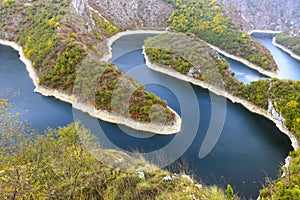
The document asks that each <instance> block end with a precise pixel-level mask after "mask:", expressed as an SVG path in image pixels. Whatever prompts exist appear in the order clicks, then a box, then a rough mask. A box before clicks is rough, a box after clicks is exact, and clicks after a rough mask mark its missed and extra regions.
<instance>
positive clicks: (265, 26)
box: [218, 0, 300, 34]
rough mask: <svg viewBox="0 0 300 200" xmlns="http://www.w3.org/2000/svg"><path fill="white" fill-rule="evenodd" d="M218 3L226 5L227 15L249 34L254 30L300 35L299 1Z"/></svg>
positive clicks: (222, 0) (265, 0) (256, 0)
mask: <svg viewBox="0 0 300 200" xmlns="http://www.w3.org/2000/svg"><path fill="white" fill-rule="evenodd" d="M218 2H219V3H221V4H223V5H224V8H225V12H226V14H228V15H229V16H230V17H232V18H233V20H235V21H237V22H239V23H242V24H243V25H244V28H245V29H246V31H247V32H248V31H250V30H253V29H259V30H274V31H284V30H290V32H291V34H299V33H298V31H299V29H300V20H299V19H300V1H298V0H272V1H270V0H218ZM238 18H239V19H238ZM243 20H244V21H243Z"/></svg>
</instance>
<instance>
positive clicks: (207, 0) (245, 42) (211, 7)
mask: <svg viewBox="0 0 300 200" xmlns="http://www.w3.org/2000/svg"><path fill="white" fill-rule="evenodd" d="M173 2H174V3H175V5H176V7H177V9H176V10H175V11H174V12H173V13H172V15H171V16H170V18H169V20H168V23H169V25H170V28H171V30H174V31H178V32H183V33H189V34H195V35H196V36H197V37H198V38H200V39H203V40H205V41H206V42H208V43H210V44H213V45H215V46H218V47H219V48H221V49H222V50H224V51H226V52H228V53H230V54H233V55H236V56H238V57H242V58H244V59H246V60H248V61H250V62H251V63H254V64H256V65H258V66H260V67H262V68H263V69H265V70H270V71H275V70H276V69H277V65H276V63H275V61H274V59H273V57H272V56H271V54H270V52H269V51H268V50H267V49H266V48H265V47H263V46H262V45H261V44H259V43H258V42H257V41H256V40H255V39H253V38H252V37H251V36H249V35H247V34H246V33H245V32H243V31H242V29H241V27H240V26H239V25H237V24H234V23H233V21H231V20H230V19H229V18H227V17H226V16H225V15H224V14H223V10H222V8H221V7H220V6H219V5H218V4H217V3H216V0H174V1H173Z"/></svg>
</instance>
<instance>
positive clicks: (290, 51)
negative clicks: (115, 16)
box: [272, 37, 300, 61]
mask: <svg viewBox="0 0 300 200" xmlns="http://www.w3.org/2000/svg"><path fill="white" fill-rule="evenodd" d="M272 44H273V45H274V46H276V47H278V48H279V49H281V50H282V51H284V52H286V53H288V54H289V55H290V56H291V57H293V58H295V59H297V60H299V61H300V56H298V55H297V54H295V53H294V52H293V51H292V50H290V49H288V48H287V47H285V46H283V45H281V44H278V43H277V42H276V37H273V39H272Z"/></svg>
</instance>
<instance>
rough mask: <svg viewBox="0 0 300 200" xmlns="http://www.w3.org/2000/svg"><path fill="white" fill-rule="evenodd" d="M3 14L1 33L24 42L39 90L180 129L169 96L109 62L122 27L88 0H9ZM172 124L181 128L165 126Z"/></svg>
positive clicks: (113, 118) (112, 116)
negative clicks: (111, 44) (110, 42)
mask: <svg viewBox="0 0 300 200" xmlns="http://www.w3.org/2000/svg"><path fill="white" fill-rule="evenodd" d="M0 14H1V22H0V23H1V26H2V29H1V30H0V38H4V39H7V40H12V41H16V42H18V43H19V44H20V45H22V46H23V50H24V54H25V56H26V57H27V58H28V59H30V60H31V61H32V67H33V68H34V71H35V73H36V75H37V80H36V81H35V82H38V85H39V86H42V87H43V88H42V89H39V90H37V91H39V92H41V93H43V94H44V95H51V96H52V95H55V96H56V97H58V98H60V99H63V100H65V101H67V102H72V103H73V102H76V103H77V104H78V106H76V108H80V109H81V110H84V111H86V112H88V113H90V114H91V115H93V116H97V117H99V118H100V119H103V120H106V121H110V122H114V123H122V124H124V125H127V126H130V127H132V128H139V129H140V130H145V131H151V132H153V131H155V132H156V133H161V134H166V133H167V132H168V133H169V134H170V133H176V132H178V131H179V129H180V128H179V127H180V126H178V124H180V122H179V121H177V119H178V117H176V114H175V113H174V112H173V111H172V110H171V109H170V108H168V107H167V103H166V102H165V101H163V100H161V99H160V98H158V97H157V96H155V95H154V94H151V93H149V92H147V91H146V90H145V87H144V86H142V85H140V84H138V83H137V82H136V81H135V80H133V79H132V78H130V77H129V76H127V75H126V74H124V73H123V72H122V71H120V70H119V69H117V67H115V66H114V65H113V64H112V63H109V62H106V60H107V54H108V52H109V47H108V46H107V39H108V38H110V37H111V36H113V35H115V34H117V33H118V32H119V31H120V30H119V28H118V27H116V26H115V25H113V24H111V23H110V22H109V21H108V20H107V19H105V18H103V17H102V16H101V14H100V13H98V12H97V11H95V10H94V9H92V8H91V7H90V6H89V4H88V1H87V0H73V1H71V0H64V1H56V0H50V1H48V2H45V1H42V0H40V1H33V2H29V3H24V2H23V1H22V0H7V1H3V2H2V4H0ZM49 90H50V91H51V92H49ZM120 91H123V92H120ZM65 96H68V97H66V98H65ZM79 103H80V104H79ZM82 104H86V105H87V106H83V105H82ZM73 106H74V104H73ZM137 122H142V124H141V123H138V124H137ZM150 122H154V123H150ZM152 124H154V125H158V124H160V127H156V126H155V127H152ZM162 124H164V125H165V126H162ZM175 124H177V125H175ZM173 126H174V127H175V126H176V127H177V128H176V130H172V131H171V130H169V131H164V130H166V129H165V128H167V127H173ZM142 127H144V128H142ZM161 128H163V129H161ZM178 128H179V129H178ZM167 129H168V128H167Z"/></svg>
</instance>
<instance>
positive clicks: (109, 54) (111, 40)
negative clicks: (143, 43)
mask: <svg viewBox="0 0 300 200" xmlns="http://www.w3.org/2000/svg"><path fill="white" fill-rule="evenodd" d="M163 33H167V31H155V30H127V31H124V32H120V33H118V34H116V35H114V36H112V37H110V38H109V39H108V40H107V43H106V44H107V48H108V52H106V54H105V55H103V57H102V59H101V60H102V61H108V60H109V59H111V58H112V45H113V43H114V42H115V41H117V40H118V39H120V38H121V37H123V36H127V35H134V34H163Z"/></svg>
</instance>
